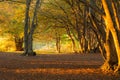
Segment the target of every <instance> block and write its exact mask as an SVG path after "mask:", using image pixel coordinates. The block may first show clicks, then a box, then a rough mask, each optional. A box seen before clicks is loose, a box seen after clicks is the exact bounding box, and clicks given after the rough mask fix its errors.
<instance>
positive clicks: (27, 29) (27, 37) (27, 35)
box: [23, 0, 40, 56]
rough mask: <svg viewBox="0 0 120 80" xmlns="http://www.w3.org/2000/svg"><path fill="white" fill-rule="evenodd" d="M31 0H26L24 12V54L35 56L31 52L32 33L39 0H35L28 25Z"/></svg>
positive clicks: (35, 22)
mask: <svg viewBox="0 0 120 80" xmlns="http://www.w3.org/2000/svg"><path fill="white" fill-rule="evenodd" d="M30 3H31V0H26V13H25V26H24V54H23V55H29V56H35V55H36V53H35V52H33V45H32V44H33V33H34V30H35V28H36V25H37V9H38V8H39V3H40V0H36V5H35V9H34V12H33V18H32V23H31V25H30V20H29V10H30Z"/></svg>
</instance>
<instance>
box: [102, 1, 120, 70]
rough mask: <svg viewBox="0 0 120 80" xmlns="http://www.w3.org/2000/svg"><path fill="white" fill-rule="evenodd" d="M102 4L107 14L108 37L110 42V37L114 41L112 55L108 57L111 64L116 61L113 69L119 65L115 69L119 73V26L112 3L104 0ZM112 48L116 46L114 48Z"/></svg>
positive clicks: (112, 42)
mask: <svg viewBox="0 0 120 80" xmlns="http://www.w3.org/2000/svg"><path fill="white" fill-rule="evenodd" d="M102 4H103V8H104V11H105V14H106V15H105V16H103V17H104V20H105V24H106V29H107V32H106V33H107V35H106V36H107V38H108V40H109V36H110V37H111V36H112V39H113V40H112V41H111V39H110V40H109V47H110V53H108V52H107V55H110V57H109V58H110V60H109V64H110V63H113V62H112V61H113V60H114V65H112V67H114V66H115V65H117V68H116V69H115V71H119V70H120V45H119V36H118V35H117V32H118V31H117V30H118V26H117V25H116V23H115V17H114V13H113V7H112V1H108V0H102ZM112 46H114V48H113V47H112ZM112 50H114V51H112ZM116 55H117V58H116ZM116 59H117V60H116ZM110 65H111V64H110Z"/></svg>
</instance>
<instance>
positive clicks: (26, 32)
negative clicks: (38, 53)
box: [23, 0, 31, 55]
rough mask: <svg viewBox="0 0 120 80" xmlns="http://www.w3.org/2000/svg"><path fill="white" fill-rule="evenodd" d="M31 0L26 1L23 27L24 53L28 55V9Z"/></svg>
mask: <svg viewBox="0 0 120 80" xmlns="http://www.w3.org/2000/svg"><path fill="white" fill-rule="evenodd" d="M30 3H31V0H26V13H25V25H24V53H23V55H26V54H27V53H28V29H29V27H30V26H29V24H30V23H29V9H30Z"/></svg>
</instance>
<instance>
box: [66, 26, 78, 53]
mask: <svg viewBox="0 0 120 80" xmlns="http://www.w3.org/2000/svg"><path fill="white" fill-rule="evenodd" d="M66 32H67V34H68V36H69V37H70V39H71V41H72V44H73V51H74V52H75V53H77V50H76V44H75V40H74V39H73V37H72V35H71V33H70V29H69V27H68V26H67V27H66Z"/></svg>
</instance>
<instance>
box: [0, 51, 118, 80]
mask: <svg viewBox="0 0 120 80" xmlns="http://www.w3.org/2000/svg"><path fill="white" fill-rule="evenodd" d="M102 64H103V59H102V57H101V55H100V54H95V53H94V54H39V55H37V56H34V57H32V56H20V54H17V53H2V52H1V53H0V80H120V76H119V75H114V74H111V73H104V72H102V71H101V70H100V69H99V67H100V66H101V65H102Z"/></svg>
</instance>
